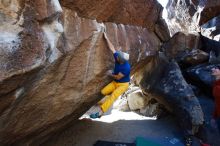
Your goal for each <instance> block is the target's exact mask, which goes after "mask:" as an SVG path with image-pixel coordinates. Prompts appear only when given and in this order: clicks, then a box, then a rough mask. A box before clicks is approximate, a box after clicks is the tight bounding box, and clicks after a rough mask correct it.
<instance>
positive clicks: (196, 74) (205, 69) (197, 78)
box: [186, 64, 220, 89]
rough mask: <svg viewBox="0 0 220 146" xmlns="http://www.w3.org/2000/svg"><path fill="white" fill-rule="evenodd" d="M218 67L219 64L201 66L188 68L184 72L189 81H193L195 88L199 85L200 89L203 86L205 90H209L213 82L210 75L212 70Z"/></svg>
mask: <svg viewBox="0 0 220 146" xmlns="http://www.w3.org/2000/svg"><path fill="white" fill-rule="evenodd" d="M219 67H220V64H201V65H197V66H195V67H191V68H188V69H187V71H186V72H187V74H188V76H189V77H190V79H191V81H194V83H195V84H196V85H197V86H198V85H200V87H201V86H203V87H205V88H206V89H207V87H208V88H209V89H211V88H212V85H213V82H214V80H215V78H214V76H212V74H211V73H212V69H213V68H219Z"/></svg>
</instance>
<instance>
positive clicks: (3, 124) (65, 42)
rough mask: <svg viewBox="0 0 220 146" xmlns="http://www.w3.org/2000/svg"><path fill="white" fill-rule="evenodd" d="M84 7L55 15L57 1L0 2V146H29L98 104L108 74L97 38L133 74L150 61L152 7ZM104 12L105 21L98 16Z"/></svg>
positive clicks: (75, 5) (69, 6)
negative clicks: (124, 58)
mask: <svg viewBox="0 0 220 146" xmlns="http://www.w3.org/2000/svg"><path fill="white" fill-rule="evenodd" d="M91 2H92V1H77V2H76V1H62V3H63V6H62V7H61V5H60V3H59V1H58V0H54V1H50V0H23V1H20V0H15V1H0V8H1V9H0V12H1V15H0V16H1V17H0V20H1V21H0V22H1V24H2V25H1V26H0V31H1V34H3V35H1V36H0V50H1V51H0V55H1V58H0V62H1V64H0V81H1V82H0V106H1V108H0V144H1V145H4V144H16V145H25V144H28V145H37V144H39V143H40V142H41V141H44V140H45V139H47V138H48V135H50V134H51V133H53V132H55V131H57V130H60V129H62V128H64V127H65V126H66V125H67V124H69V123H71V122H74V120H76V119H77V118H78V117H79V116H81V115H82V114H83V113H84V112H85V111H86V110H88V109H89V107H90V106H92V105H93V104H94V103H95V102H96V101H97V100H99V99H100V98H101V95H100V89H101V88H102V87H103V86H104V85H105V84H106V83H108V82H109V81H110V79H109V78H108V77H107V76H106V75H105V74H106V71H107V70H108V69H110V68H111V67H113V57H112V54H111V52H110V51H109V49H108V48H107V46H106V43H105V41H104V39H103V31H104V30H106V32H107V35H108V36H109V38H110V40H111V41H112V42H113V44H114V45H115V46H116V47H117V48H119V47H121V49H122V50H123V51H127V52H129V53H130V55H131V56H130V58H131V60H130V62H131V65H132V67H133V68H135V67H136V65H137V64H139V63H140V62H144V60H146V59H147V58H148V57H150V56H152V55H155V54H156V53H157V50H158V49H159V48H160V45H161V41H160V39H159V38H158V37H157V35H156V34H155V33H154V25H155V22H156V21H157V19H158V18H160V9H161V6H160V5H159V4H158V3H157V2H156V1H153V0H152V1H141V2H140V1H105V2H104V1H93V2H92V3H91ZM115 2H117V3H115ZM103 3H104V4H103ZM87 6H92V7H87ZM97 6H98V7H97ZM107 6H112V7H111V10H112V12H113V14H112V15H111V16H107V14H109V13H107V11H106V14H105V13H103V11H104V10H106V9H107ZM100 7H103V9H100ZM124 7H125V8H124ZM139 7H140V8H141V9H137V8H139ZM79 8H82V10H80V9H79ZM100 10H101V11H100ZM107 10H108V9H107ZM139 10H141V13H139V12H140V11H139ZM118 11H122V13H117V12H118ZM108 12H109V11H108ZM131 12H132V13H131ZM144 12H146V13H144ZM150 13H153V14H154V15H149V14H150ZM78 14H79V15H80V16H81V17H79V16H78ZM101 14H104V15H102V16H100V15H101ZM137 14H141V15H142V14H143V16H141V17H140V16H139V15H137ZM113 16H114V17H113ZM128 16H129V17H128ZM93 18H97V19H98V20H99V22H97V21H96V20H93ZM125 18H126V19H125ZM130 18H131V19H130ZM160 19H161V18H160ZM101 21H104V22H105V21H108V22H106V23H101ZM116 23H124V24H126V25H124V24H116ZM136 25H137V26H136Z"/></svg>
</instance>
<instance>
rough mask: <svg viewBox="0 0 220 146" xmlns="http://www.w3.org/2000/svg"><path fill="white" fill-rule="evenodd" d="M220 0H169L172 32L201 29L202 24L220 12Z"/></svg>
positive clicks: (169, 18) (168, 8)
mask: <svg viewBox="0 0 220 146" xmlns="http://www.w3.org/2000/svg"><path fill="white" fill-rule="evenodd" d="M219 8H220V1H219V0H214V1H212V0H207V1H205V0H169V3H168V5H167V11H168V20H169V28H170V30H171V34H172V35H173V34H175V33H176V32H178V31H183V32H191V31H197V32H199V30H200V27H199V26H200V25H202V24H204V23H206V22H207V21H208V20H210V19H212V18H214V17H216V16H217V15H219V14H220V9H219Z"/></svg>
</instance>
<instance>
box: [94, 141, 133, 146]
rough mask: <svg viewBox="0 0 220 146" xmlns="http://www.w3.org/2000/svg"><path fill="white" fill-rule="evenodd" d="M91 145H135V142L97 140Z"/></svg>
mask: <svg viewBox="0 0 220 146" xmlns="http://www.w3.org/2000/svg"><path fill="white" fill-rule="evenodd" d="M93 146H135V143H123V142H109V141H101V140H98V141H97V142H96V143H95V144H94V145H93Z"/></svg>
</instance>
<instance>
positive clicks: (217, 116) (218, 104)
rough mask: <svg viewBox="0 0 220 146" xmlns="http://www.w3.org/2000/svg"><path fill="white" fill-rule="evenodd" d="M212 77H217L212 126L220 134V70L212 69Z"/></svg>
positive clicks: (214, 89) (214, 90) (214, 87)
mask: <svg viewBox="0 0 220 146" xmlns="http://www.w3.org/2000/svg"><path fill="white" fill-rule="evenodd" d="M212 75H213V76H215V79H216V81H215V83H214V86H213V96H214V98H215V110H214V113H213V118H212V120H211V125H212V126H213V127H215V128H218V130H219V132H220V70H219V69H216V68H214V69H212Z"/></svg>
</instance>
